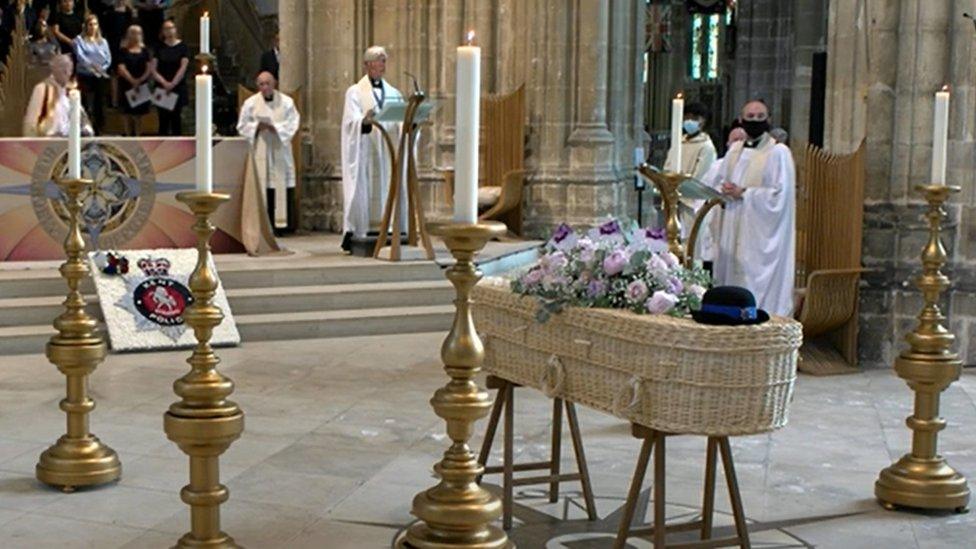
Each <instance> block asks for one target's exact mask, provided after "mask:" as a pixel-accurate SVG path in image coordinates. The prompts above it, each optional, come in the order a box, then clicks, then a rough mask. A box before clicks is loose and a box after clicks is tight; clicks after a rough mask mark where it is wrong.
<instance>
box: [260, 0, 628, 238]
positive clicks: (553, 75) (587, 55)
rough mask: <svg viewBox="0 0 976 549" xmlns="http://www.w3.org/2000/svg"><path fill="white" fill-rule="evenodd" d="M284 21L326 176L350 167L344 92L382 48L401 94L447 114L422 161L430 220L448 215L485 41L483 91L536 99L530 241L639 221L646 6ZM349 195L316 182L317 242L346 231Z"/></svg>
mask: <svg viewBox="0 0 976 549" xmlns="http://www.w3.org/2000/svg"><path fill="white" fill-rule="evenodd" d="M279 20H280V25H281V30H282V34H281V36H282V87H283V88H287V89H294V88H296V87H297V86H299V85H301V86H303V89H304V90H305V92H306V97H305V100H306V101H305V104H306V105H307V106H308V107H307V109H306V111H307V113H306V117H305V118H306V120H307V121H308V122H307V124H308V130H309V132H310V134H311V138H312V142H313V147H314V155H315V158H316V161H317V162H319V163H322V164H324V163H331V164H333V165H334V166H336V167H338V166H339V156H340V155H339V133H340V123H341V117H342V103H343V96H344V93H345V90H346V88H347V87H348V86H349V85H351V84H352V83H354V82H355V81H356V80H358V79H359V78H360V77H361V76H362V73H363V71H362V58H361V57H362V52H363V50H364V49H365V48H366V47H367V46H369V45H372V44H379V45H382V46H384V47H386V48H387V51H388V52H389V54H390V59H389V61H388V65H387V78H388V80H389V81H390V82H391V83H392V84H394V85H395V86H397V87H398V88H400V89H401V90H405V89H408V86H409V79H408V78H407V77H406V76H405V75H404V71H409V72H411V73H413V74H415V75H417V77H418V78H419V80H420V83H421V86H422V87H424V89H425V90H426V91H427V92H428V96H429V97H430V98H431V99H432V100H434V101H439V102H440V103H441V108H440V110H439V111H438V113H437V114H436V115H435V117H434V123H433V124H432V125H431V126H430V127H428V128H425V129H424V130H423V132H422V137H421V145H420V151H419V155H418V158H419V164H420V166H419V167H420V172H419V175H420V178H421V182H422V185H423V187H424V192H425V202H426V205H427V210H428V211H434V212H444V211H446V210H447V209H448V208H449V206H448V205H447V204H445V203H444V198H443V196H444V193H443V189H442V178H441V176H440V174H439V172H438V171H437V170H436V168H437V167H440V166H450V165H452V164H453V160H452V158H451V157H452V155H453V147H454V135H453V126H452V124H453V118H454V112H453V111H454V62H455V61H454V60H455V47H456V46H457V45H458V44H460V43H461V41H462V36H463V34H464V33H465V32H466V31H467V30H468V29H474V30H475V31H476V32H477V36H478V41H479V43H480V45H481V47H482V55H483V59H482V67H483V68H482V71H483V72H482V91H483V92H484V93H507V92H510V91H512V90H514V89H515V88H517V87H518V86H519V85H521V84H523V83H524V84H525V86H526V91H527V111H528V112H527V113H526V124H527V128H528V131H527V133H528V145H527V149H528V150H527V159H526V162H527V168H528V169H529V170H530V172H531V173H530V175H529V177H528V186H527V188H526V196H525V210H524V218H525V229H526V232H527V233H528V234H530V235H540V234H543V233H545V232H547V231H548V230H549V229H550V228H551V227H552V226H553V225H555V224H557V223H559V222H562V221H569V222H571V223H580V224H582V223H591V222H594V221H595V220H597V219H598V218H599V217H601V216H604V215H606V214H620V213H623V212H625V211H629V210H630V209H631V208H630V202H631V201H632V200H633V196H632V195H633V192H632V191H630V188H631V187H630V184H631V177H632V171H631V168H632V162H633V161H632V157H633V149H634V147H636V146H638V145H639V144H640V143H641V141H642V140H643V138H644V134H643V95H642V93H643V91H642V86H641V82H640V81H639V76H640V72H641V54H642V47H643V43H644V9H643V2H642V1H640V0H572V1H566V2H547V1H543V0H431V1H428V2H419V1H416V2H403V1H402V0H316V1H312V0H281V1H280V5H279ZM338 181H339V170H338V168H336V169H334V170H333V171H332V173H331V174H326V175H322V176H316V177H314V178H312V179H311V180H310V181H308V182H307V185H306V186H307V187H310V188H309V192H308V193H306V202H307V208H310V209H311V210H314V211H315V212H316V213H315V214H314V215H307V216H305V217H306V228H309V229H316V230H332V231H337V230H339V229H340V221H341V211H340V212H339V213H336V206H337V205H338V204H340V203H341V202H340V200H339V199H338V198H337V197H339V196H341V190H340V187H339V184H338ZM311 187H314V189H312V188H311ZM316 201H318V202H317V203H316ZM339 210H341V208H339ZM324 212H328V213H324Z"/></svg>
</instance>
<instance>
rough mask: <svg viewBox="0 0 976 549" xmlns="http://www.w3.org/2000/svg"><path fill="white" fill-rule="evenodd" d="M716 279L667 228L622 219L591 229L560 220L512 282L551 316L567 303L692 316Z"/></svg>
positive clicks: (540, 317) (515, 289)
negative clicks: (683, 251)
mask: <svg viewBox="0 0 976 549" xmlns="http://www.w3.org/2000/svg"><path fill="white" fill-rule="evenodd" d="M710 285H711V280H710V277H709V275H708V272H707V271H705V270H704V269H703V268H702V267H701V265H700V263H696V264H695V265H694V266H692V267H690V268H688V267H685V266H684V265H682V264H681V261H680V260H679V259H678V257H677V256H675V255H674V254H673V253H671V252H670V251H668V244H667V240H666V236H665V233H664V231H663V230H657V229H645V228H641V227H639V226H637V224H636V223H632V224H631V225H630V226H629V227H628V229H627V230H624V229H623V227H622V226H621V223H620V222H619V221H617V220H616V219H609V220H608V221H606V222H605V223H603V224H602V225H600V226H598V227H594V228H592V229H590V230H589V231H586V232H583V233H581V232H577V231H575V230H574V229H573V228H571V227H570V226H568V225H566V224H563V225H560V226H559V227H558V228H556V230H555V231H554V232H553V235H552V237H551V238H550V239H549V241H548V242H547V243H546V244H545V248H544V251H543V254H542V257H541V258H540V259H539V261H538V262H537V263H536V264H535V265H533V266H532V267H531V268H529V269H528V270H527V271H525V272H523V273H522V274H521V275H520V276H518V277H516V278H515V279H513V280H512V282H511V289H512V291H513V292H515V293H517V294H521V295H526V296H533V297H535V298H537V299H538V300H539V304H540V307H539V310H538V311H537V313H536V319H537V320H538V321H539V322H545V321H546V320H548V319H549V317H550V316H551V315H552V314H555V313H558V312H560V311H561V310H562V309H563V308H564V307H602V308H615V309H627V310H630V311H633V312H634V313H637V314H668V315H672V316H687V315H689V314H690V313H691V311H695V310H698V308H699V307H700V306H701V298H702V296H703V295H704V294H705V290H706V289H707V288H708V286H710Z"/></svg>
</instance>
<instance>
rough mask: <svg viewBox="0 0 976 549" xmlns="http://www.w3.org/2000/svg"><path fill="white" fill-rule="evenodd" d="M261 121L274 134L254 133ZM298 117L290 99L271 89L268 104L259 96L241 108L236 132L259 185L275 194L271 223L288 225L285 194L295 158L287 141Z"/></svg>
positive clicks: (291, 185)
mask: <svg viewBox="0 0 976 549" xmlns="http://www.w3.org/2000/svg"><path fill="white" fill-rule="evenodd" d="M261 122H265V123H267V124H270V125H272V126H274V129H275V131H273V132H272V131H268V130H261V131H258V125H259V124H260V123H261ZM299 123H300V117H299V114H298V109H296V108H295V102H294V101H293V100H292V98H291V97H288V96H287V95H285V94H283V93H281V92H279V91H277V90H275V92H274V96H273V97H272V99H271V101H267V100H265V99H264V96H263V95H261V93H256V94H254V95H252V96H251V97H248V98H247V100H246V101H244V104H243V105H242V106H241V115H240V118H238V121H237V133H239V134H240V135H242V136H244V137H246V138H247V141H248V143H249V144H250V145H251V155H252V159H253V160H252V161H253V162H254V169H255V174H256V175H257V178H258V181H259V182H260V183H261V186H262V187H264V188H267V189H274V191H275V208H274V212H275V215H274V224H275V226H276V227H285V226H287V225H288V207H287V191H286V189H292V188H294V187H295V157H294V155H293V154H292V150H291V140H292V138H293V137H294V136H295V133H296V132H298V125H299Z"/></svg>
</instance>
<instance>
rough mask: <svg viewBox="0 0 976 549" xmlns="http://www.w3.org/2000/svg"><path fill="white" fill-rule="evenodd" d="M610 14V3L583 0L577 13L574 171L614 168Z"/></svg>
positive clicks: (571, 142)
mask: <svg viewBox="0 0 976 549" xmlns="http://www.w3.org/2000/svg"><path fill="white" fill-rule="evenodd" d="M609 10H610V3H609V2H607V1H606V0H579V4H578V8H577V11H576V40H575V43H574V44H573V45H572V49H573V52H574V54H575V55H574V58H575V67H574V69H575V72H576V78H575V82H574V90H573V92H574V93H575V95H576V105H575V112H574V113H573V131H572V133H571V134H570V136H569V144H570V146H571V147H572V153H571V155H570V164H571V165H572V166H573V167H574V168H593V169H594V170H598V171H603V170H608V169H609V168H610V161H611V158H610V155H611V153H612V150H613V141H614V139H613V134H611V133H610V129H609V127H608V126H607V99H608V96H607V76H608V64H609V63H608V57H609V53H610V48H609V46H610V44H609V37H610V13H609Z"/></svg>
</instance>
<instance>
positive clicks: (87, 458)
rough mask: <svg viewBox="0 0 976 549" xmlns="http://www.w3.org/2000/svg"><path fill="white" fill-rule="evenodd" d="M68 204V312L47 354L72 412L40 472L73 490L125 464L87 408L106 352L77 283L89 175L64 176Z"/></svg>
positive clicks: (84, 270)
mask: <svg viewBox="0 0 976 549" xmlns="http://www.w3.org/2000/svg"><path fill="white" fill-rule="evenodd" d="M57 184H58V186H59V187H60V188H61V190H62V191H63V192H64V196H65V207H66V208H67V210H68V236H67V237H66V238H65V240H64V253H65V255H66V256H67V261H65V262H64V264H63V265H61V276H62V277H63V278H64V279H65V281H66V282H67V283H68V295H67V298H66V299H65V300H64V313H62V314H61V316H59V317H58V318H57V319H55V320H54V327H55V329H57V330H58V333H57V335H55V336H54V337H52V338H51V341H49V342H48V344H47V358H48V360H50V361H51V362H52V363H53V364H54V365H55V366H57V367H58V370H60V371H61V373H63V374H64V375H65V377H66V378H67V397H66V398H65V399H64V400H62V401H61V409H62V410H64V412H65V414H67V424H68V425H67V433H66V434H65V435H64V436H62V437H61V438H59V439H58V441H57V442H56V443H54V445H52V446H51V447H50V448H48V449H47V450H45V451H44V453H42V454H41V457H40V459H39V460H38V462H37V467H36V468H35V472H36V475H37V480H39V481H41V482H43V483H45V484H50V485H52V486H59V487H61V488H62V489H63V490H64V491H65V492H71V491H73V490H74V489H75V488H76V487H78V486H93V485H98V484H105V483H107V482H112V481H115V480H118V478H119V476H120V475H121V474H122V465H121V464H120V463H119V457H118V455H116V453H115V450H113V449H111V448H109V447H108V446H106V445H105V444H103V443H102V442H101V441H99V440H98V437H96V436H95V435H93V434H92V433H91V431H90V430H89V421H88V414H89V412H91V411H92V410H94V409H95V401H94V400H92V399H91V398H90V397H89V396H88V376H89V375H91V373H92V372H94V371H95V367H96V366H98V364H99V363H101V362H102V361H103V360H105V355H106V352H107V349H106V346H105V341H104V340H103V339H102V337H101V336H100V335H98V334H97V333H96V332H95V320H94V319H92V318H91V317H90V316H88V314H87V313H85V298H84V297H83V296H82V295H81V291H80V290H79V289H78V286H79V285H80V284H81V281H82V279H84V278H85V277H87V276H88V263H87V262H86V261H85V260H84V259H82V255H83V253H84V251H85V240H84V239H83V238H82V236H81V227H80V224H79V221H78V216H79V212H80V211H81V193H82V191H84V190H85V189H89V188H91V186H92V184H93V182H92V181H91V180H90V179H60V180H58V181H57Z"/></svg>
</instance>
